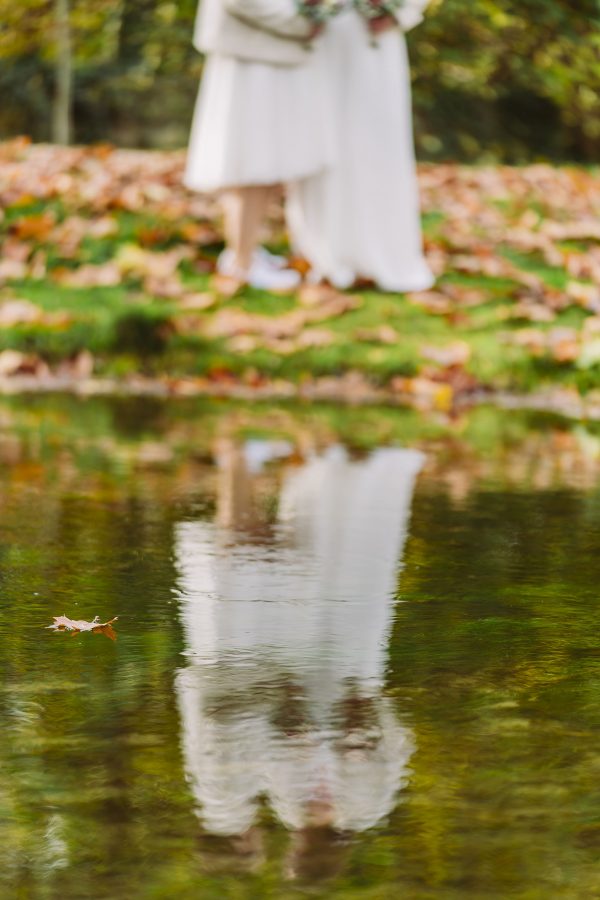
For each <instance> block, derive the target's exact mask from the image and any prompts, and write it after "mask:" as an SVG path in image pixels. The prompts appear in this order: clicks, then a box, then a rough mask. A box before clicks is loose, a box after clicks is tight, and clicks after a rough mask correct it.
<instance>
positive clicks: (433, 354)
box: [420, 341, 471, 367]
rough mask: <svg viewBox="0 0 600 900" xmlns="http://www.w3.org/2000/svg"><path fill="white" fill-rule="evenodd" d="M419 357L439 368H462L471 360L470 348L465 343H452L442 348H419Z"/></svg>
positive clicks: (427, 346)
mask: <svg viewBox="0 0 600 900" xmlns="http://www.w3.org/2000/svg"><path fill="white" fill-rule="evenodd" d="M420 352H421V356H423V357H424V358H425V359H428V360H430V362H434V363H437V365H439V366H444V367H450V366H464V365H465V364H466V363H468V361H469V359H470V358H471V348H470V347H469V345H468V344H467V342H466V341H453V342H452V343H451V344H446V345H445V346H443V347H434V346H430V345H426V346H423V347H421V351H420Z"/></svg>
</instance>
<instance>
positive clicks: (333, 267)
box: [288, 4, 433, 291]
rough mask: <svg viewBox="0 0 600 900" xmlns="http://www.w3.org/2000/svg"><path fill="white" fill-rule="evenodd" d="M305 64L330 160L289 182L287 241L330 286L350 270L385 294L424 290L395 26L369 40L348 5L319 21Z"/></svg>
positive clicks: (428, 277) (405, 90) (427, 280)
mask: <svg viewBox="0 0 600 900" xmlns="http://www.w3.org/2000/svg"><path fill="white" fill-rule="evenodd" d="M421 5H424V4H421ZM412 24H414V23H412ZM314 66H315V68H317V69H318V70H319V71H320V79H319V80H320V84H321V85H322V89H323V90H324V91H327V100H328V105H329V112H328V115H327V127H328V128H329V129H330V130H331V132H332V140H333V142H334V148H335V150H334V152H335V159H334V163H333V165H332V166H330V167H329V168H328V169H327V170H326V171H324V172H322V173H319V174H317V175H316V176H315V177H312V178H307V179H304V180H303V181H301V182H297V183H295V184H291V185H290V187H289V202H288V223H289V228H290V232H291V237H292V241H293V243H294V245H295V248H296V249H297V251H298V252H299V253H301V254H302V255H303V256H304V257H306V259H307V260H308V261H309V262H310V263H311V265H312V267H313V272H314V274H315V276H316V277H319V278H327V279H329V280H330V281H331V282H332V283H333V284H335V285H336V286H337V287H341V288H345V287H349V286H350V285H351V284H352V283H353V282H354V281H355V279H356V278H357V277H362V278H369V279H372V280H374V281H375V282H376V283H377V284H378V285H379V287H380V288H382V289H383V290H389V291H406V290H422V289H426V288H428V287H430V286H431V285H432V283H433V276H432V274H431V272H430V270H429V268H428V266H427V263H426V262H425V259H424V256H423V250H422V242H421V229H420V213H419V197H418V188H417V181H416V173H415V160H414V148H413V137H412V115H411V94H410V77H409V65H408V56H407V51H406V42H405V39H404V34H403V33H402V31H401V30H400V29H399V28H397V29H393V30H390V31H387V32H385V33H384V34H382V35H380V36H379V37H377V38H376V39H375V40H371V39H370V36H369V34H368V31H367V27H366V24H365V22H364V20H363V19H362V18H361V17H360V16H359V15H358V13H357V12H355V11H354V10H353V9H351V8H349V9H347V10H345V11H344V12H342V13H341V14H340V15H339V16H338V17H336V18H335V19H334V20H333V21H332V22H331V23H330V24H329V25H328V27H327V30H326V32H325V34H324V35H323V39H322V41H321V42H320V44H319V46H318V47H317V49H316V50H315V59H314ZM325 130H326V129H325Z"/></svg>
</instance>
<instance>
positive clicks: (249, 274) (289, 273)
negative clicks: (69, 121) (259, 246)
mask: <svg viewBox="0 0 600 900" xmlns="http://www.w3.org/2000/svg"><path fill="white" fill-rule="evenodd" d="M275 258H277V257H275ZM271 259H272V255H271V254H270V253H268V252H267V251H266V250H264V251H262V252H261V251H257V252H256V253H255V254H254V257H253V259H252V262H251V263H250V267H249V268H248V269H247V270H243V269H240V268H239V267H238V266H236V265H235V264H234V262H233V253H232V252H231V250H224V251H223V252H222V253H221V255H220V256H219V259H218V262H217V271H218V272H219V273H220V274H221V275H228V276H229V277H230V278H236V279H238V281H244V282H246V283H247V284H249V285H250V286H251V287H254V288H258V290H262V291H275V292H278V291H284V292H288V291H294V290H296V288H298V287H299V286H300V282H301V280H302V279H301V276H300V273H299V272H296V271H295V270H294V269H286V268H275V267H274V266H273V264H272V263H271Z"/></svg>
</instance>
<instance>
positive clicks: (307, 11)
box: [296, 0, 345, 25]
mask: <svg viewBox="0 0 600 900" xmlns="http://www.w3.org/2000/svg"><path fill="white" fill-rule="evenodd" d="M344 5H345V4H344V0H297V3H296V6H297V8H298V12H299V13H300V15H301V16H304V17H305V18H307V19H310V21H311V22H314V23H315V25H324V24H325V23H326V22H328V21H329V20H330V19H333V17H334V16H337V14H338V13H339V12H341V10H342V9H343V8H344Z"/></svg>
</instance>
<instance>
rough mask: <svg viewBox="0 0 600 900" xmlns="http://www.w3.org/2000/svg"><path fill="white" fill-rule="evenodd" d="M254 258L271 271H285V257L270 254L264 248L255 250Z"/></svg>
mask: <svg viewBox="0 0 600 900" xmlns="http://www.w3.org/2000/svg"><path fill="white" fill-rule="evenodd" d="M256 256H257V257H258V258H259V259H262V261H263V262H264V263H266V264H267V265H269V266H271V267H272V268H273V269H287V264H288V262H287V259H286V258H285V256H277V255H276V254H275V253H270V252H269V250H267V248H266V247H259V248H258V249H257V250H256Z"/></svg>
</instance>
